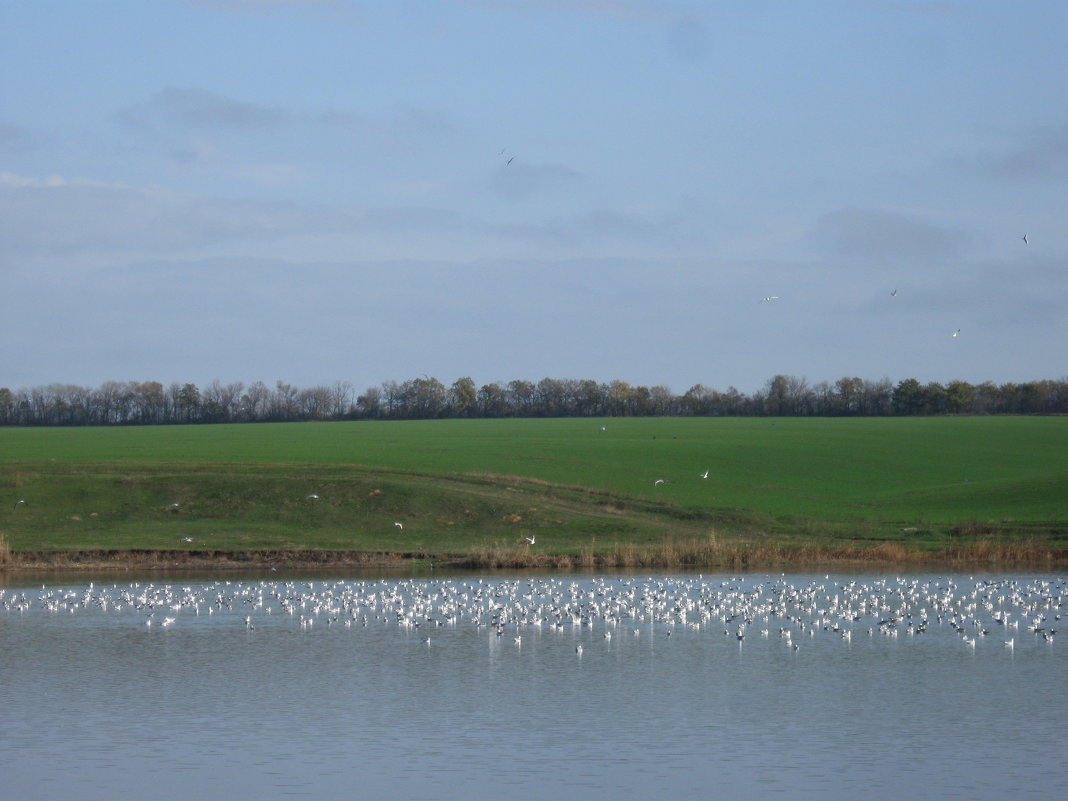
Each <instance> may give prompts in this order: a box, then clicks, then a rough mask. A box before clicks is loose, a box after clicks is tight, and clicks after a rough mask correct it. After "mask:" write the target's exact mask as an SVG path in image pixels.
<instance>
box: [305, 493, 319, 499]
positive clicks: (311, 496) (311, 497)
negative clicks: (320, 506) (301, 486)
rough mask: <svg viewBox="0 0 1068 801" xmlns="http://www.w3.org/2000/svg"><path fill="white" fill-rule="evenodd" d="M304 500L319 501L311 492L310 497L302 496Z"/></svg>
mask: <svg viewBox="0 0 1068 801" xmlns="http://www.w3.org/2000/svg"><path fill="white" fill-rule="evenodd" d="M304 500H306V501H317V500H319V496H318V495H316V494H315V493H314V492H313V493H311V494H310V495H305V496H304Z"/></svg>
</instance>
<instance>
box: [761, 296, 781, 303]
mask: <svg viewBox="0 0 1068 801" xmlns="http://www.w3.org/2000/svg"><path fill="white" fill-rule="evenodd" d="M778 299H779V296H778V295H768V296H767V297H766V298H761V299H760V302H761V303H769V302H770V301H773V300H778Z"/></svg>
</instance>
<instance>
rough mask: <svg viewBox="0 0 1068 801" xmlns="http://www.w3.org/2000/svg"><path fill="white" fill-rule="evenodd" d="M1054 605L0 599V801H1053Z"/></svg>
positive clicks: (310, 592)
mask: <svg viewBox="0 0 1068 801" xmlns="http://www.w3.org/2000/svg"><path fill="white" fill-rule="evenodd" d="M24 584H25V583H24ZM1066 590H1068V580H1066V579H1065V578H1064V577H1062V576H1057V575H986V574H984V575H978V574H976V575H934V574H915V575H892V576H880V575H871V574H865V575H862V576H855V575H846V574H819V575H800V574H790V575H779V574H753V575H710V574H703V575H699V574H694V575H524V576H521V577H501V576H484V575H483V576H477V575H470V576H464V575H452V576H448V577H434V578H418V579H405V578H381V579H375V578H371V577H365V576H362V577H358V578H337V577H331V578H327V579H324V578H321V577H319V578H316V577H305V578H299V577H293V578H277V579H272V578H268V579H262V580H261V579H255V580H253V579H248V580H237V579H232V580H197V581H192V580H190V581H182V580H181V579H174V578H173V577H168V579H167V580H166V581H151V580H141V581H133V582H126V583H123V582H115V581H102V580H99V579H97V580H95V581H91V582H90V581H86V582H84V583H78V582H72V581H70V580H69V579H68V580H65V581H63V582H47V581H46V582H45V583H43V584H42V583H40V582H38V583H36V584H34V585H32V586H24V585H23V586H19V584H18V583H15V582H12V581H10V580H9V581H8V583H7V584H2V585H0V775H2V776H3V783H4V786H5V788H6V789H5V792H6V794H7V795H8V797H12V798H21V799H36V798H39V799H54V798H70V797H78V798H79V799H82V801H92V800H93V799H109V801H110V800H111V799H114V798H116V797H136V798H153V799H187V798H190V797H201V798H219V797H233V798H248V797H272V798H273V797H298V798H318V799H329V798H352V797H367V798H381V799H391V798H397V799H401V798H403V799H441V798H456V797H465V798H469V799H490V798H494V799H496V798H499V797H501V796H502V795H504V796H505V797H510V798H533V797H550V798H560V799H568V798H583V799H619V798H650V797H660V798H693V797H705V798H725V799H728V798H729V799H749V798H752V799H757V798H768V797H781V798H791V799H793V798H812V799H815V798H819V799H855V798H877V797H882V798H887V797H895V798H897V797H914V798H943V799H945V798H968V799H977V798H1005V797H1021V796H1027V797H1042V796H1046V797H1051V798H1052V797H1065V793H1066V792H1068V767H1066V765H1065V758H1066V755H1068V727H1066V726H1065V717H1066V712H1068V681H1066V680H1065V677H1066V676H1068V656H1066V655H1065V649H1064V646H1063V645H1062V644H1061V643H1060V642H1058V636H1059V635H1058V634H1057V633H1056V630H1057V628H1058V626H1059V625H1060V616H1061V614H1062V612H1063V609H1064V605H1065V603H1066V595H1068V593H1066Z"/></svg>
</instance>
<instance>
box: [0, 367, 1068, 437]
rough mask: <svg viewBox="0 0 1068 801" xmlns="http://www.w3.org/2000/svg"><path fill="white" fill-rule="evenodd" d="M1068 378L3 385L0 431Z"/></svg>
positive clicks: (966, 393)
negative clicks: (740, 384)
mask: <svg viewBox="0 0 1068 801" xmlns="http://www.w3.org/2000/svg"><path fill="white" fill-rule="evenodd" d="M1065 413H1068V378H1064V379H1060V380H1042V381H1028V382H1025V383H1020V384H1015V383H1006V384H993V383H991V382H989V381H988V382H984V383H982V384H971V383H969V382H967V381H950V382H949V383H947V384H941V383H937V382H930V383H926V384H925V383H921V382H920V381H918V380H916V379H915V378H906V379H904V380H902V381H899V382H898V383H897V384H894V383H892V382H891V381H890V380H889V379H886V378H884V379H881V380H878V381H869V380H866V379H863V378H851V377H846V378H840V379H838V380H837V381H834V382H827V381H821V382H819V383H817V384H809V383H808V381H806V380H805V379H804V378H798V377H795V376H787V375H776V376H774V377H772V378H770V379H768V381H767V382H766V383H765V385H764V386H763V387H762V388H761V389H760V390H758V391H756V392H753V393H751V394H746V393H743V392H739V391H738V390H737V389H735V388H734V387H729V388H728V389H727V390H725V391H720V390H717V389H713V388H711V387H706V386H704V385H703V384H696V385H694V386H692V387H690V388H689V389H688V390H686V392H684V393H683V394H681V395H676V394H674V393H673V392H671V390H669V389H668V388H667V387H665V386H662V385H657V386H653V387H646V386H640V385H639V386H634V385H631V384H629V383H627V382H626V381H611V382H608V383H603V382H597V381H593V380H588V379H587V380H574V379H558V378H543V379H542V380H540V381H538V382H536V383H534V382H531V381H523V380H515V381H510V382H508V383H507V384H500V383H488V384H483V385H482V386H478V385H477V384H476V383H475V382H474V381H473V380H472V379H471V378H469V377H464V378H459V379H457V380H456V381H454V382H453V383H452V384H451V385H449V386H446V385H445V384H443V383H442V382H441V381H439V380H438V379H436V378H431V377H429V376H423V377H422V378H413V379H409V380H407V381H403V382H400V383H398V382H396V381H386V382H384V383H382V384H381V385H379V386H375V387H370V388H368V389H367V390H365V391H364V392H362V393H359V394H357V393H356V391H355V389H354V388H353V385H352V384H351V383H349V382H348V381H336V382H334V383H333V384H331V385H329V386H322V385H320V386H314V387H309V388H305V389H301V388H299V387H295V386H293V385H292V384H287V383H285V382H283V381H278V382H276V384H275V386H274V387H269V386H267V385H266V384H264V383H263V382H262V381H256V382H254V383H252V384H249V385H247V386H246V385H245V384H244V383H242V382H240V381H237V382H232V383H228V384H224V383H222V382H219V381H213V382H211V383H210V384H208V385H207V386H205V387H204V388H202V389H201V388H199V387H197V386H196V385H195V384H188V383H187V384H180V383H172V384H170V385H169V386H167V387H164V386H163V384H161V383H159V382H158V381H145V382H139V381H107V382H105V383H104V384H101V385H100V386H99V387H96V388H90V387H83V386H77V385H74V384H49V385H47V386H41V387H33V388H31V389H23V390H18V391H13V390H10V389H8V388H6V387H0V425H6V426H85V425H104V426H106V425H160V424H180V423H241V422H249V423H252V422H291V421H294V422H295V421H310V420H415V419H435V418H465V417H466V418H476V417H478V418H503V417H648V416H679V417H686V416H693V417H716V416H735V417H737V416H788V417H805V416H819V417H836V416H842V417H845V416H892V415H941V414H1065Z"/></svg>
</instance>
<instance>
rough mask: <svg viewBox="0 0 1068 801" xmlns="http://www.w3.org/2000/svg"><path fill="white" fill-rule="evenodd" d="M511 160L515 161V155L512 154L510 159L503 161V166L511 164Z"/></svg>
mask: <svg viewBox="0 0 1068 801" xmlns="http://www.w3.org/2000/svg"><path fill="white" fill-rule="evenodd" d="M513 161H515V156H512V157H511V158H510V159H508V161H506V162H504V166H505V167H507V166H508V165H509V164H511V163H512V162H513Z"/></svg>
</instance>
